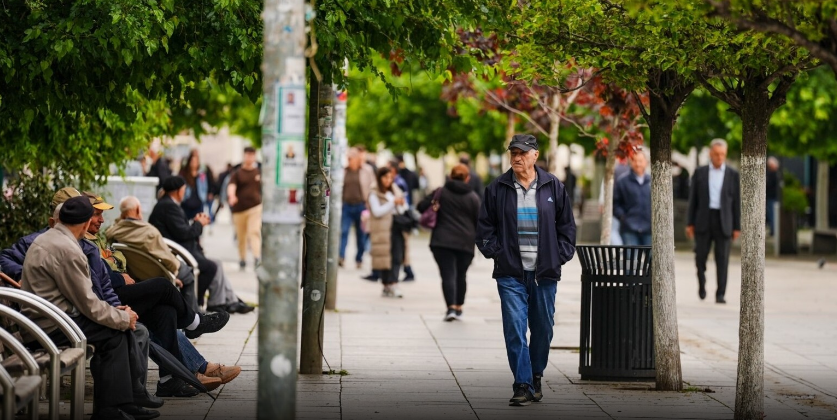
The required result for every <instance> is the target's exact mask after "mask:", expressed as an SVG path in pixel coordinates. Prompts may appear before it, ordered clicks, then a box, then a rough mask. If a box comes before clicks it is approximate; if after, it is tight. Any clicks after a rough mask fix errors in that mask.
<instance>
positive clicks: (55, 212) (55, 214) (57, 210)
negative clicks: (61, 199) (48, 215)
mask: <svg viewBox="0 0 837 420" xmlns="http://www.w3.org/2000/svg"><path fill="white" fill-rule="evenodd" d="M61 207H64V203H59V204H58V205H57V206H55V210H53V211H52V218H53V220H55V221H56V222H57V221H58V215H59V214H60V213H61Z"/></svg>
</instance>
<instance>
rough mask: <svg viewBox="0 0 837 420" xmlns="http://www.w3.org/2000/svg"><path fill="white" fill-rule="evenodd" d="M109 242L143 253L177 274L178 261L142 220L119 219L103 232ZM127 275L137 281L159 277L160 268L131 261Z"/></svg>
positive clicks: (140, 261)
mask: <svg viewBox="0 0 837 420" xmlns="http://www.w3.org/2000/svg"><path fill="white" fill-rule="evenodd" d="M105 236H107V238H108V241H110V242H119V243H123V244H125V245H128V246H130V247H131V248H136V249H139V250H140V251H145V252H146V253H148V254H150V255H151V256H152V257H154V258H156V259H157V260H158V261H160V262H161V263H163V265H164V266H165V267H166V269H167V270H169V271H170V272H171V273H172V274H177V269H178V268H180V260H178V259H177V257H175V256H174V254H172V252H171V250H169V247H168V245H166V243H165V241H163V235H162V234H160V231H159V230H157V228H155V227H154V226H153V225H151V224H150V223H148V222H145V221H143V220H135V219H120V220H117V221H116V223H114V224H113V225H111V226H110V227H109V228H108V229H107V231H105ZM128 273H129V274H130V275H131V277H134V278H135V279H137V280H145V279H150V278H152V277H161V276H162V275H163V273H160V268H159V267H157V266H156V265H154V264H152V263H151V262H149V261H148V260H146V259H145V258H135V259H131V263H130V264H128Z"/></svg>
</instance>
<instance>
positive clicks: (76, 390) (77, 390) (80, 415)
mask: <svg viewBox="0 0 837 420" xmlns="http://www.w3.org/2000/svg"><path fill="white" fill-rule="evenodd" d="M84 369H85V361H84V360H82V361H81V362H79V364H78V366H76V368H75V369H73V374H72V382H73V400H72V401H71V410H72V413H71V415H70V418H71V419H72V420H83V419H84Z"/></svg>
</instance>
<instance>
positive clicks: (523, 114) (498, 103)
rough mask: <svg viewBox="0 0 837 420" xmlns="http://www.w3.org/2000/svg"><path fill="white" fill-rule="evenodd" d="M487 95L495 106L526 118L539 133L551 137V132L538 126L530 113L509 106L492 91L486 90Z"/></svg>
mask: <svg viewBox="0 0 837 420" xmlns="http://www.w3.org/2000/svg"><path fill="white" fill-rule="evenodd" d="M485 94H486V95H488V96H489V97H490V98H491V99H492V100H493V101H494V103H495V104H497V105H499V106H501V107H503V108H505V109H506V111H508V112H511V113H512V114H515V115H519V116H521V117H523V118H525V119H526V121H528V122H529V123H530V124H532V126H534V127H535V128H536V129H537V130H538V131H540V133H541V134H543V135H545V136H548V135H549V132H548V131H546V130H544V128H543V127H541V125H540V124H538V123H537V121H535V120H533V119H532V117H531V116H529V113H527V112H523V111H521V110H519V109H517V108H515V107H513V106H511V105H509V104H508V102H506V101H505V100H502V99H500V98H499V97H497V95H495V94H494V92H492V91H491V90H490V89H487V90H485Z"/></svg>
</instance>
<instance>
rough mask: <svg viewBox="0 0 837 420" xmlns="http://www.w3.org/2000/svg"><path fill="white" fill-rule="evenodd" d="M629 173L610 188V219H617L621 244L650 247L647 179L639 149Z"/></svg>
mask: <svg viewBox="0 0 837 420" xmlns="http://www.w3.org/2000/svg"><path fill="white" fill-rule="evenodd" d="M630 162H631V173H630V174H627V175H625V176H623V177H622V178H619V180H618V181H616V186H614V188H613V218H614V219H617V220H619V226H620V233H621V235H622V241H623V242H624V243H625V245H649V246H650V245H651V176H650V175H648V174H647V173H645V168H646V167H647V166H648V165H647V163H648V160H647V159H646V158H645V154H644V153H643V152H642V151H641V150H637V151H636V152H634V155H633V156H631V158H630Z"/></svg>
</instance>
